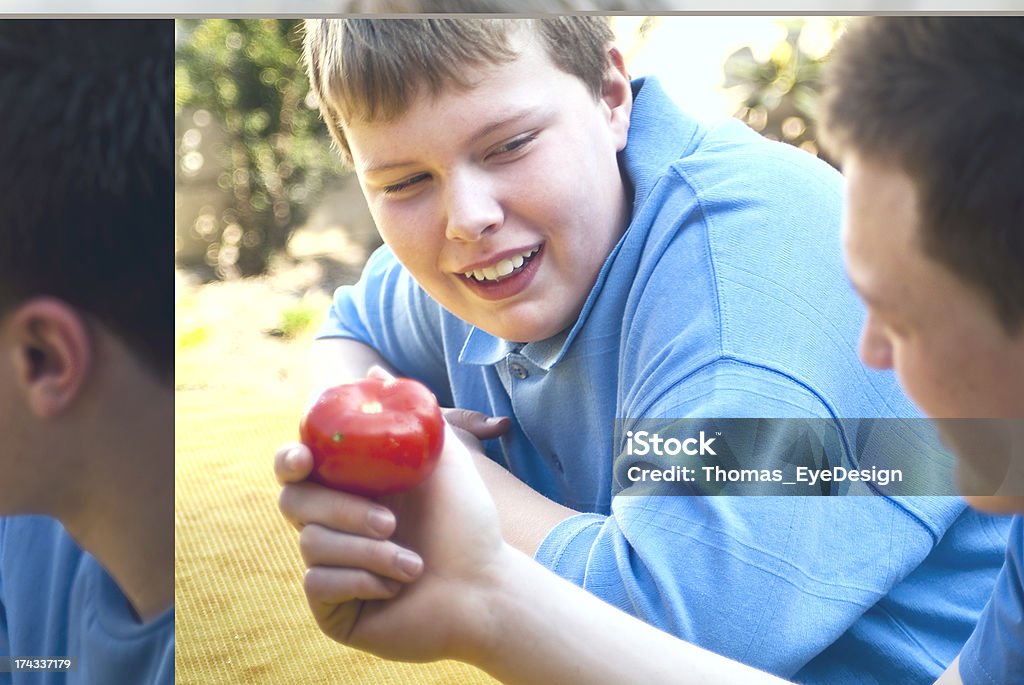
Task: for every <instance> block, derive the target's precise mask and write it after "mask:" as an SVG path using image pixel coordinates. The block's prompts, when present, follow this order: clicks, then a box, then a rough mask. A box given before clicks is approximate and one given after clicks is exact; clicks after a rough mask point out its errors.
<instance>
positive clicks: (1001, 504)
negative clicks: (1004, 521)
mask: <svg viewBox="0 0 1024 685" xmlns="http://www.w3.org/2000/svg"><path fill="white" fill-rule="evenodd" d="M964 500H966V501H967V503H968V504H969V505H971V506H972V507H974V508H975V509H977V510H979V511H984V512H987V513H989V514H1024V496H1012V495H989V496H980V495H964Z"/></svg>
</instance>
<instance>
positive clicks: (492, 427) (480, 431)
mask: <svg viewBox="0 0 1024 685" xmlns="http://www.w3.org/2000/svg"><path fill="white" fill-rule="evenodd" d="M442 413H443V414H444V418H445V420H446V421H447V422H448V423H450V424H451V425H452V426H454V427H456V428H461V429H462V430H464V431H466V432H467V433H471V434H472V435H473V436H475V437H476V439H477V440H490V439H491V438H497V437H499V436H501V435H504V434H505V433H506V432H507V431H508V429H509V427H510V426H511V425H512V421H511V420H510V419H509V418H508V417H507V416H488V415H487V414H484V413H482V412H478V411H474V410H472V409H458V408H454V409H451V408H449V409H443V410H442Z"/></svg>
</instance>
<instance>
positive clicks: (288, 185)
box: [175, 19, 343, 278]
mask: <svg viewBox="0 0 1024 685" xmlns="http://www.w3.org/2000/svg"><path fill="white" fill-rule="evenodd" d="M300 27H301V20H282V19H205V20H180V21H179V22H178V41H177V56H176V57H177V59H176V68H175V95H176V103H175V108H176V115H178V116H179V117H180V116H181V114H182V112H184V111H189V112H193V113H199V114H200V115H201V116H200V118H203V117H205V118H211V115H212V119H214V120H216V121H219V122H220V123H221V124H222V125H223V127H224V131H225V133H226V138H225V140H226V142H225V144H224V146H223V149H222V150H220V151H219V153H220V156H221V162H222V165H223V166H222V171H221V172H220V174H219V176H218V178H217V184H218V186H219V187H220V188H221V189H222V190H223V191H224V192H226V193H229V194H230V196H231V201H230V203H229V206H228V208H227V209H226V210H225V211H223V212H222V213H221V215H220V216H217V217H210V216H201V217H199V218H197V221H196V233H197V235H199V236H200V237H201V238H202V239H203V240H205V241H206V242H207V253H206V261H207V263H208V264H209V265H210V266H211V267H212V268H213V269H214V271H215V273H216V275H217V277H219V278H232V277H237V276H249V275H253V274H259V273H262V272H264V271H265V270H266V268H267V264H268V261H269V258H270V257H271V255H273V254H274V253H275V252H277V251H278V250H281V249H282V248H283V247H284V246H285V243H286V242H287V239H288V235H289V233H290V231H291V229H292V228H293V227H295V226H298V225H301V223H302V222H303V221H304V220H305V219H306V216H307V214H308V208H309V207H310V205H311V201H312V200H313V199H314V198H315V196H316V195H317V194H318V193H319V192H320V191H321V190H322V189H323V186H324V183H325V181H327V180H329V178H331V177H332V176H336V175H337V174H340V173H343V169H342V166H341V163H340V160H339V158H338V155H337V154H336V153H335V152H334V150H332V149H331V143H330V138H329V136H328V134H327V130H326V127H325V126H324V124H323V122H322V121H321V120H320V118H319V114H318V112H317V109H316V103H315V101H313V99H312V98H311V96H310V94H309V84H308V81H307V79H306V75H305V73H304V71H303V68H302V64H301V60H300V55H301V36H300V35H299V30H300ZM193 119H194V120H195V119H196V117H195V116H193ZM181 128H185V129H187V130H183V131H182V135H181V137H180V139H179V141H178V150H179V167H178V170H179V174H183V175H186V176H188V175H192V176H194V175H196V174H197V173H198V171H199V169H200V168H201V167H202V166H203V165H204V163H205V162H204V160H203V157H202V155H201V154H199V153H198V152H197V149H198V146H199V142H200V140H201V137H202V134H201V131H200V129H199V128H187V127H181Z"/></svg>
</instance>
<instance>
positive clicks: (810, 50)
mask: <svg viewBox="0 0 1024 685" xmlns="http://www.w3.org/2000/svg"><path fill="white" fill-rule="evenodd" d="M783 25H784V26H785V29H786V35H785V38H784V39H783V40H782V41H780V42H779V43H778V45H776V46H775V49H774V50H772V53H771V55H769V56H768V57H767V59H764V60H758V59H757V58H756V57H755V56H754V52H753V50H751V48H749V47H744V48H740V49H739V50H737V51H736V52H734V53H733V54H732V55H730V56H729V57H728V58H727V59H726V62H725V67H724V71H725V82H724V85H725V87H727V88H732V87H735V88H739V89H741V92H742V93H743V94H744V95H743V98H742V106H741V107H740V109H739V111H737V112H736V113H735V115H734V116H736V117H737V118H738V119H741V120H742V121H743V122H745V123H746V124H747V125H748V126H750V127H751V128H753V129H754V130H755V131H758V132H760V133H761V134H762V135H764V136H765V137H767V138H771V139H772V140H781V141H784V142H787V143H790V144H792V145H795V146H797V147H800V148H802V149H804V150H807V151H808V152H811V153H812V154H815V155H818V156H819V157H821V158H822V159H825V161H827V162H829V163H830V164H832V161H831V160H829V159H827V158H826V157H825V155H823V154H822V153H821V151H820V150H819V149H818V145H817V138H816V130H815V124H814V122H815V106H816V104H817V101H818V96H819V95H820V93H821V88H820V80H819V78H820V74H821V68H822V66H823V64H824V62H825V59H826V58H827V57H828V54H829V52H830V51H831V48H832V45H833V43H834V42H835V40H836V39H837V38H838V36H839V34H840V33H841V32H842V29H843V26H844V25H845V19H843V18H841V17H817V18H815V20H814V21H813V22H812V21H811V20H808V19H802V18H794V19H789V20H786V21H784V22H783Z"/></svg>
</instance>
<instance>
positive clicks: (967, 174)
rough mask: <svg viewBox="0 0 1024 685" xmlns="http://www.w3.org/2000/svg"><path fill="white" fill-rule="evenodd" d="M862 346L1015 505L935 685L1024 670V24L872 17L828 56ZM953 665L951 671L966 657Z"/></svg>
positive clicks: (967, 470)
mask: <svg viewBox="0 0 1024 685" xmlns="http://www.w3.org/2000/svg"><path fill="white" fill-rule="evenodd" d="M833 62H834V64H833V65H832V69H831V72H830V79H829V82H828V91H827V93H826V97H825V101H824V115H825V116H824V118H825V121H824V124H825V127H824V130H825V131H826V134H827V136H826V139H827V142H828V144H829V147H830V148H831V149H832V150H833V151H834V152H835V153H836V154H837V155H838V156H839V158H840V159H841V161H842V169H843V173H844V175H845V177H846V182H847V196H848V200H847V221H846V230H845V232H844V245H845V248H846V264H847V270H848V272H849V275H850V280H851V281H852V282H853V284H854V286H855V287H856V288H857V290H858V292H859V293H860V294H861V296H862V297H863V299H864V301H865V303H866V304H867V310H868V318H867V321H866V322H865V324H864V332H863V337H862V340H861V358H862V359H863V360H864V363H865V364H867V365H868V366H870V367H873V368H877V369H893V370H895V372H896V375H897V376H898V377H899V379H900V383H901V385H902V386H903V388H904V390H906V392H907V394H908V395H909V396H910V397H911V398H912V399H913V400H914V402H915V403H916V404H917V405H918V406H919V407H921V408H922V409H923V410H924V411H925V412H927V413H928V414H929V415H930V416H932V417H935V419H936V420H937V424H938V426H939V430H940V432H941V433H942V435H943V437H944V439H945V441H946V442H947V443H949V445H950V446H951V447H952V448H953V449H954V450H955V451H956V453H957V456H958V457H959V459H958V460H957V467H958V474H957V475H958V484H959V487H960V489H961V491H962V492H963V493H964V495H965V496H966V498H967V500H968V502H970V503H971V505H973V506H975V507H977V508H978V509H983V510H988V511H994V512H1002V513H1016V514H1018V515H1017V516H1015V517H1014V519H1013V524H1012V527H1011V529H1010V540H1009V546H1008V549H1007V553H1006V562H1005V564H1004V566H1003V570H1002V571H1001V573H1000V576H999V579H998V580H997V582H996V588H995V591H994V593H993V595H992V598H991V600H990V601H989V603H988V605H987V606H986V608H985V611H984V612H983V614H982V617H981V619H980V620H979V622H978V626H977V628H976V629H975V630H974V633H973V634H972V635H971V638H970V639H969V640H968V642H967V644H966V646H965V647H964V649H963V651H962V652H961V654H960V656H959V658H958V664H954V665H953V667H951V668H950V669H949V671H948V672H947V673H946V674H945V676H944V677H943V679H942V681H941V682H944V683H945V682H949V683H955V682H960V681H959V679H958V677H959V678H962V680H963V682H965V683H969V684H971V685H974V684H976V683H977V684H979V685H980V684H982V683H985V684H989V683H1014V682H1021V680H1022V679H1024V526H1022V518H1021V516H1020V514H1024V185H1022V183H1021V179H1024V155H1021V154H1020V150H1021V149H1024V89H1022V88H1021V86H1020V77H1021V74H1022V73H1024V19H1022V18H1020V17H904V18H895V17H888V18H872V19H869V20H864V21H862V22H861V23H860V25H858V26H857V27H856V29H855V30H851V31H850V32H849V34H848V35H847V36H845V37H844V38H843V39H842V41H841V43H840V46H839V47H838V49H837V51H836V54H835V55H834V56H833ZM957 666H958V667H959V668H957Z"/></svg>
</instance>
